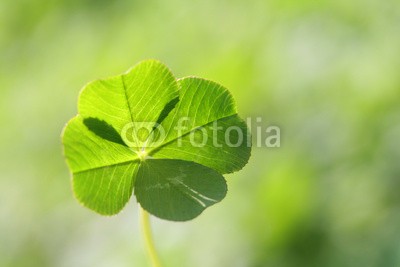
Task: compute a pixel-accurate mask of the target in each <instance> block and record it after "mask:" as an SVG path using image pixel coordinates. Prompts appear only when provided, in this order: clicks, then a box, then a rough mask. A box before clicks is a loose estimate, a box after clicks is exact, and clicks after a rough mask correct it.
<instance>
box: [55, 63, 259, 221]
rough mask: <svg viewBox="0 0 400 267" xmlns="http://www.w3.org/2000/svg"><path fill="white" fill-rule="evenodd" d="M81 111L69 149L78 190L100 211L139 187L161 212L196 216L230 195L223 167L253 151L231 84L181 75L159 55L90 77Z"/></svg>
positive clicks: (236, 165)
mask: <svg viewBox="0 0 400 267" xmlns="http://www.w3.org/2000/svg"><path fill="white" fill-rule="evenodd" d="M78 111H79V112H78V115H77V116H76V117H75V118H73V119H72V120H70V121H69V122H68V124H67V125H66V127H65V129H64V132H63V137H62V138H63V144H64V153H65V157H66V159H67V163H68V165H69V167H70V169H71V172H72V175H73V189H74V193H75V196H76V197H77V199H78V200H79V201H80V202H81V203H82V204H83V205H84V206H87V207H88V208H90V209H92V210H94V211H96V212H98V213H100V214H105V215H112V214H116V213H118V212H119V211H120V210H121V209H122V208H123V207H124V205H125V204H126V203H127V202H128V201H129V198H130V196H131V195H132V191H133V190H134V191H135V195H136V197H137V200H138V202H139V203H140V204H141V205H142V206H143V208H144V209H146V210H148V211H149V212H150V213H152V214H154V215H155V216H158V217H160V218H163V219H168V220H189V219H192V218H194V217H196V216H198V215H199V214H200V213H201V212H202V211H203V210H204V209H205V208H206V207H208V206H211V205H213V204H215V203H217V202H219V201H220V200H222V198H223V197H224V196H225V194H226V184H225V180H224V178H223V177H222V175H221V174H224V173H230V172H233V171H237V170H239V169H241V168H242V167H243V166H244V165H245V164H246V163H247V161H248V158H249V157H250V149H251V144H250V143H249V140H250V139H249V137H250V136H249V133H248V129H247V126H246V124H245V123H244V122H243V120H241V119H240V118H239V116H238V115H237V111H236V106H235V103H234V101H233V98H232V96H231V95H230V94H229V92H228V91H227V90H226V89H225V88H223V87H222V86H220V85H218V84H216V83H214V82H211V81H207V80H204V79H199V78H194V77H190V78H183V79H180V80H176V79H175V78H174V76H173V75H172V73H171V72H170V70H169V69H168V68H167V67H166V66H165V65H163V64H162V63H160V62H158V61H155V60H147V61H143V62H141V63H139V64H137V65H136V66H135V67H133V68H132V69H131V70H130V71H128V72H127V73H125V74H123V75H119V76H115V77H112V78H108V79H103V80H97V81H94V82H92V83H89V84H88V85H87V86H85V87H84V88H83V90H82V92H81V94H80V96H79V101H78Z"/></svg>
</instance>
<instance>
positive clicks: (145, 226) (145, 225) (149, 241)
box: [139, 207, 161, 267]
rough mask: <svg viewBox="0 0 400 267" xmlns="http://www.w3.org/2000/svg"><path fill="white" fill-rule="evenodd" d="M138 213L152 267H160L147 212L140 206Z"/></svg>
mask: <svg viewBox="0 0 400 267" xmlns="http://www.w3.org/2000/svg"><path fill="white" fill-rule="evenodd" d="M139 213H140V222H141V224H142V231H143V236H144V239H145V243H146V250H147V254H148V255H149V257H150V261H151V264H152V266H153V267H161V262H160V259H159V258H158V254H157V251H156V248H155V246H154V241H153V237H152V234H151V226H150V216H149V213H148V212H147V211H145V210H144V209H143V208H142V207H140V211H139Z"/></svg>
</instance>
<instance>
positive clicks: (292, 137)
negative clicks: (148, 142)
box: [0, 0, 400, 267]
mask: <svg viewBox="0 0 400 267" xmlns="http://www.w3.org/2000/svg"><path fill="white" fill-rule="evenodd" d="M148 58H156V59H159V60H161V61H163V62H165V63H166V64H167V65H168V66H169V67H170V68H171V69H172V70H173V71H174V73H175V75H176V76H177V77H183V76H188V75H197V76H200V77H204V78H208V79H212V80H215V81H218V82H219V83H221V84H223V85H225V86H226V87H228V88H229V90H230V91H231V92H232V94H233V95H234V97H235V99H236V101H237V104H238V109H239V113H240V115H241V116H242V117H252V118H255V117H257V116H259V117H261V118H262V122H261V123H259V124H256V123H255V121H253V130H254V129H255V128H254V127H256V126H260V127H264V128H265V127H267V126H271V125H277V126H279V127H280V128H281V134H282V136H281V147H280V148H266V147H261V148H254V149H253V153H252V157H251V160H250V162H249V164H248V165H247V166H246V167H245V168H244V169H243V170H242V171H241V172H238V173H235V174H232V175H228V176H227V177H226V178H227V180H228V185H229V193H228V195H227V197H226V199H224V200H223V201H222V202H221V203H219V204H218V205H215V206H213V207H211V208H209V209H208V210H206V211H205V212H204V213H203V214H202V215H201V216H200V217H198V218H196V219H195V220H193V221H190V222H186V223H174V222H167V221H161V220H158V219H153V220H152V224H153V226H154V235H155V239H156V243H157V247H158V250H159V252H160V255H161V258H162V260H163V262H164V264H165V266H172V267H177V266H178V267H180V266H183V267H185V266H190V267H200V266H201V267H203V266H207V267H221V266H230V267H247V266H248V267H268V266H272V267H280V266H282V267H291V266H293V267H299V266H307V267H308V266H328V267H330V266H332V267H333V266H335V267H336V266H340V267H345V266H350V267H354V266H355V267H357V266H362V267H366V266H379V267H382V266H383V267H386V266H388V267H392V266H400V229H399V226H400V194H399V189H400V164H399V160H400V140H399V138H400V2H399V1H398V0H386V1H380V0H363V1H362V0H353V1H349V0H336V1H329V0H325V1H324V0H322V1H318V0H296V1H295V0H259V1H237V0H230V1H228V0H222V1H212V0H202V1H196V0H195V1H178V0H170V1H157V0H149V1H122V0H117V1H99V0H98V1H95V0H84V1H82V0H70V1H45V0H35V1H34V0H19V1H13V0H2V1H1V2H0V59H1V60H0V93H1V94H0V107H1V112H0V120H1V131H0V145H1V152H0V167H1V173H0V266H2V267H3V266H4V267H8V266H10V267H11V266H12V267H19V266H21V267H22V266H29V267H31V266H32V267H36V266H40V267H47V266H51V267H53V266H55V267H71V266H73V267H87V266H98V267H102V266H104V267H109V266H117V267H119V266H121V267H124V266H138V267H140V266H149V265H148V261H147V256H146V253H145V249H144V245H143V238H142V236H141V232H140V230H139V225H138V209H137V204H136V201H135V200H134V198H132V200H131V202H130V203H129V205H128V206H127V207H126V208H125V209H124V211H123V212H122V213H121V214H119V215H118V216H114V217H102V216H100V215H97V214H95V213H94V212H92V211H90V210H88V209H86V208H83V207H81V206H80V205H79V204H78V203H77V201H75V199H74V198H73V195H72V192H71V186H70V174H69V171H68V169H67V166H66V164H65V161H64V159H63V156H62V146H61V142H60V133H61V130H62V128H63V126H64V124H65V123H66V122H67V121H68V120H69V119H70V118H71V117H73V116H74V115H75V114H76V100H77V96H78V92H79V90H80V89H81V87H82V86H83V85H84V84H86V83H87V82H89V81H91V80H94V79H96V78H104V77H107V76H112V75H117V74H120V73H122V72H124V71H126V70H127V69H128V68H130V67H131V66H132V65H134V64H135V63H137V62H138V61H140V60H142V59H148Z"/></svg>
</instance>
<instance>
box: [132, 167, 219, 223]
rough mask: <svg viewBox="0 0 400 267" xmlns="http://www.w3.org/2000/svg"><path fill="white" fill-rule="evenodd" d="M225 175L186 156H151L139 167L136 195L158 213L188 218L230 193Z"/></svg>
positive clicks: (163, 215)
mask: <svg viewBox="0 0 400 267" xmlns="http://www.w3.org/2000/svg"><path fill="white" fill-rule="evenodd" d="M226 191H227V187H226V182H225V180H224V177H223V176H222V175H221V174H220V173H218V172H217V171H215V170H213V169H210V168H207V167H205V166H203V165H200V164H197V163H194V162H191V161H183V160H172V159H149V160H146V161H144V162H143V163H142V164H141V166H140V169H139V172H138V175H137V179H136V183H135V195H136V197H137V200H138V201H139V203H140V204H141V205H142V207H143V208H144V209H146V210H147V211H149V212H150V213H152V214H154V215H155V216H157V217H160V218H164V219H167V220H174V221H185V220H189V219H192V218H194V217H196V216H198V215H199V214H200V213H201V212H202V211H203V210H204V209H205V208H206V207H208V206H210V205H213V204H215V203H217V202H219V201H221V200H222V199H223V198H224V197H225V195H226Z"/></svg>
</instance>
